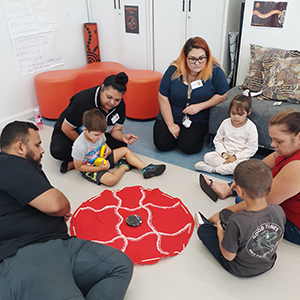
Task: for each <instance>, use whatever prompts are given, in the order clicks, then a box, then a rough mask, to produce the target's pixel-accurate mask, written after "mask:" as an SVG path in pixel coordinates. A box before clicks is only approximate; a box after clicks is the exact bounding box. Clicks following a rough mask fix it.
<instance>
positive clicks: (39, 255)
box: [0, 121, 132, 300]
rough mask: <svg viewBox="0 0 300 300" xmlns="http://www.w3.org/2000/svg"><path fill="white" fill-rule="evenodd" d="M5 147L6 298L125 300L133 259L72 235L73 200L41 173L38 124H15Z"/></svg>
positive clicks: (2, 274)
mask: <svg viewBox="0 0 300 300" xmlns="http://www.w3.org/2000/svg"><path fill="white" fill-rule="evenodd" d="M0 145H1V152H0V227H1V230H0V291H1V297H4V298H3V299H19V298H20V297H22V299H26V300H27V299H28V300H29V299H30V300H32V299H43V300H44V299H49V300H50V299H51V300H53V299H55V300H60V299H61V300H65V299H85V297H88V299H102V297H103V298H105V299H123V297H124V295H125V293H126V290H127V287H128V284H129V282H130V279H131V275H132V262H131V261H130V259H129V258H128V257H127V255H126V254H124V253H123V252H121V251H119V250H117V249H114V248H111V247H108V246H105V245H101V244H98V243H93V242H90V241H85V240H81V239H77V238H76V237H70V236H69V235H68V233H67V225H66V221H67V220H68V219H69V218H70V216H71V208H70V203H69V201H68V199H67V198H66V197H65V195H64V194H63V193H61V192H60V191H59V190H57V189H56V188H54V187H53V186H52V185H51V184H50V182H49V181H48V179H47V177H46V175H45V174H44V172H43V171H42V168H41V160H42V155H43V153H44V150H43V148H42V147H41V140H40V136H39V134H38V129H37V127H36V126H35V125H34V124H32V123H29V122H19V121H15V122H12V123H10V124H8V125H7V126H6V127H5V128H4V129H3V131H2V133H1V136H0ZM1 299H2V298H1Z"/></svg>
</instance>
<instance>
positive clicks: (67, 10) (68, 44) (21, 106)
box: [0, 0, 88, 128]
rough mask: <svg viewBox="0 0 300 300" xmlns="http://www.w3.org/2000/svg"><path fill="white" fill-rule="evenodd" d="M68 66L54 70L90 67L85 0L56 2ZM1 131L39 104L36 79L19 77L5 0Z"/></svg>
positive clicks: (0, 37) (0, 18)
mask: <svg viewBox="0 0 300 300" xmlns="http://www.w3.org/2000/svg"><path fill="white" fill-rule="evenodd" d="M54 2H55V7H56V16H57V21H58V28H59V38H60V41H61V49H62V57H63V62H64V64H63V65H61V66H58V67H55V68H52V69H51V70H59V69H71V68H79V67H82V66H84V65H86V63H87V60H86V52H85V42H84V30H83V23H85V22H87V21H88V16H87V6H86V1H85V0H54ZM0 41H1V42H0V66H1V69H0V90H1V97H0V128H1V127H2V126H3V125H4V124H6V123H8V122H10V121H12V120H14V119H17V118H20V117H24V115H25V114H28V115H33V110H34V108H35V107H36V106H37V105H38V103H37V99H36V94H35V89H34V76H35V75H36V74H32V75H26V76H22V77H20V76H19V73H18V69H17V68H18V65H17V63H16V61H15V56H14V53H13V47H12V42H11V39H10V35H9V32H8V26H7V22H6V17H5V14H4V9H3V5H2V1H1V3H0Z"/></svg>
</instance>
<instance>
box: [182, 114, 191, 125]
mask: <svg viewBox="0 0 300 300" xmlns="http://www.w3.org/2000/svg"><path fill="white" fill-rule="evenodd" d="M191 124H192V121H191V120H190V118H189V117H188V116H187V115H184V117H183V119H182V125H183V126H184V127H185V128H190V126H191Z"/></svg>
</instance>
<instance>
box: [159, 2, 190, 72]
mask: <svg viewBox="0 0 300 300" xmlns="http://www.w3.org/2000/svg"><path fill="white" fill-rule="evenodd" d="M187 3H188V1H187V0H153V28H154V29H153V32H154V69H155V70H156V71H158V72H160V73H164V71H165V70H166V69H167V68H168V66H169V65H170V63H172V61H174V60H175V59H176V58H177V57H178V56H179V54H180V51H181V49H182V47H183V45H184V43H185V42H186V39H187V36H186V20H187Z"/></svg>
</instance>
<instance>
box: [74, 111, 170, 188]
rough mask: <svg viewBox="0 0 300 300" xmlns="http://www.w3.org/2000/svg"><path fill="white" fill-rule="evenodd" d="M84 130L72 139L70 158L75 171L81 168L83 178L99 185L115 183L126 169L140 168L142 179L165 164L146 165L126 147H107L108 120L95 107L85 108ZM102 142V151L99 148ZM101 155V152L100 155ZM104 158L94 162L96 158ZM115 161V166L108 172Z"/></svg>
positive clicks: (158, 170) (162, 168)
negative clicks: (116, 166) (114, 168)
mask: <svg viewBox="0 0 300 300" xmlns="http://www.w3.org/2000/svg"><path fill="white" fill-rule="evenodd" d="M82 124H83V132H82V133H81V134H80V136H79V137H78V138H77V139H76V140H75V142H74V144H73V148H72V157H73V161H74V166H75V168H76V170H78V171H80V172H81V174H82V177H83V178H85V179H87V180H89V181H92V182H94V183H96V184H98V185H100V184H101V183H102V184H105V185H107V186H113V185H115V184H116V183H117V182H118V181H119V180H120V179H121V178H122V176H123V175H124V173H125V172H126V171H129V170H130V169H132V168H133V167H134V168H137V169H139V170H141V171H142V173H143V177H144V178H145V179H148V178H151V177H153V176H159V175H161V174H162V173H163V172H164V171H165V169H166V166H165V165H163V164H161V165H154V164H149V165H147V164H145V163H144V162H143V161H141V160H140V159H139V158H138V157H137V156H136V155H135V154H133V153H132V152H131V151H130V150H129V149H128V148H127V147H121V148H117V149H114V150H112V149H110V148H109V147H108V145H107V144H106V143H105V141H106V138H105V135H104V133H105V131H106V129H107V123H106V120H105V117H104V115H103V114H102V112H101V111H100V110H98V109H97V108H94V109H91V110H87V111H86V112H85V113H84V114H83V119H82ZM103 145H105V151H104V153H103V154H102V153H101V148H102V146H103ZM100 154H101V155H100ZM100 157H101V158H103V159H105V161H103V160H102V161H100V163H99V164H98V163H97V162H96V160H97V159H99V158H100ZM116 163H118V169H116V170H114V171H112V172H110V171H108V170H109V169H111V168H113V167H114V166H115V164H116Z"/></svg>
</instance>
